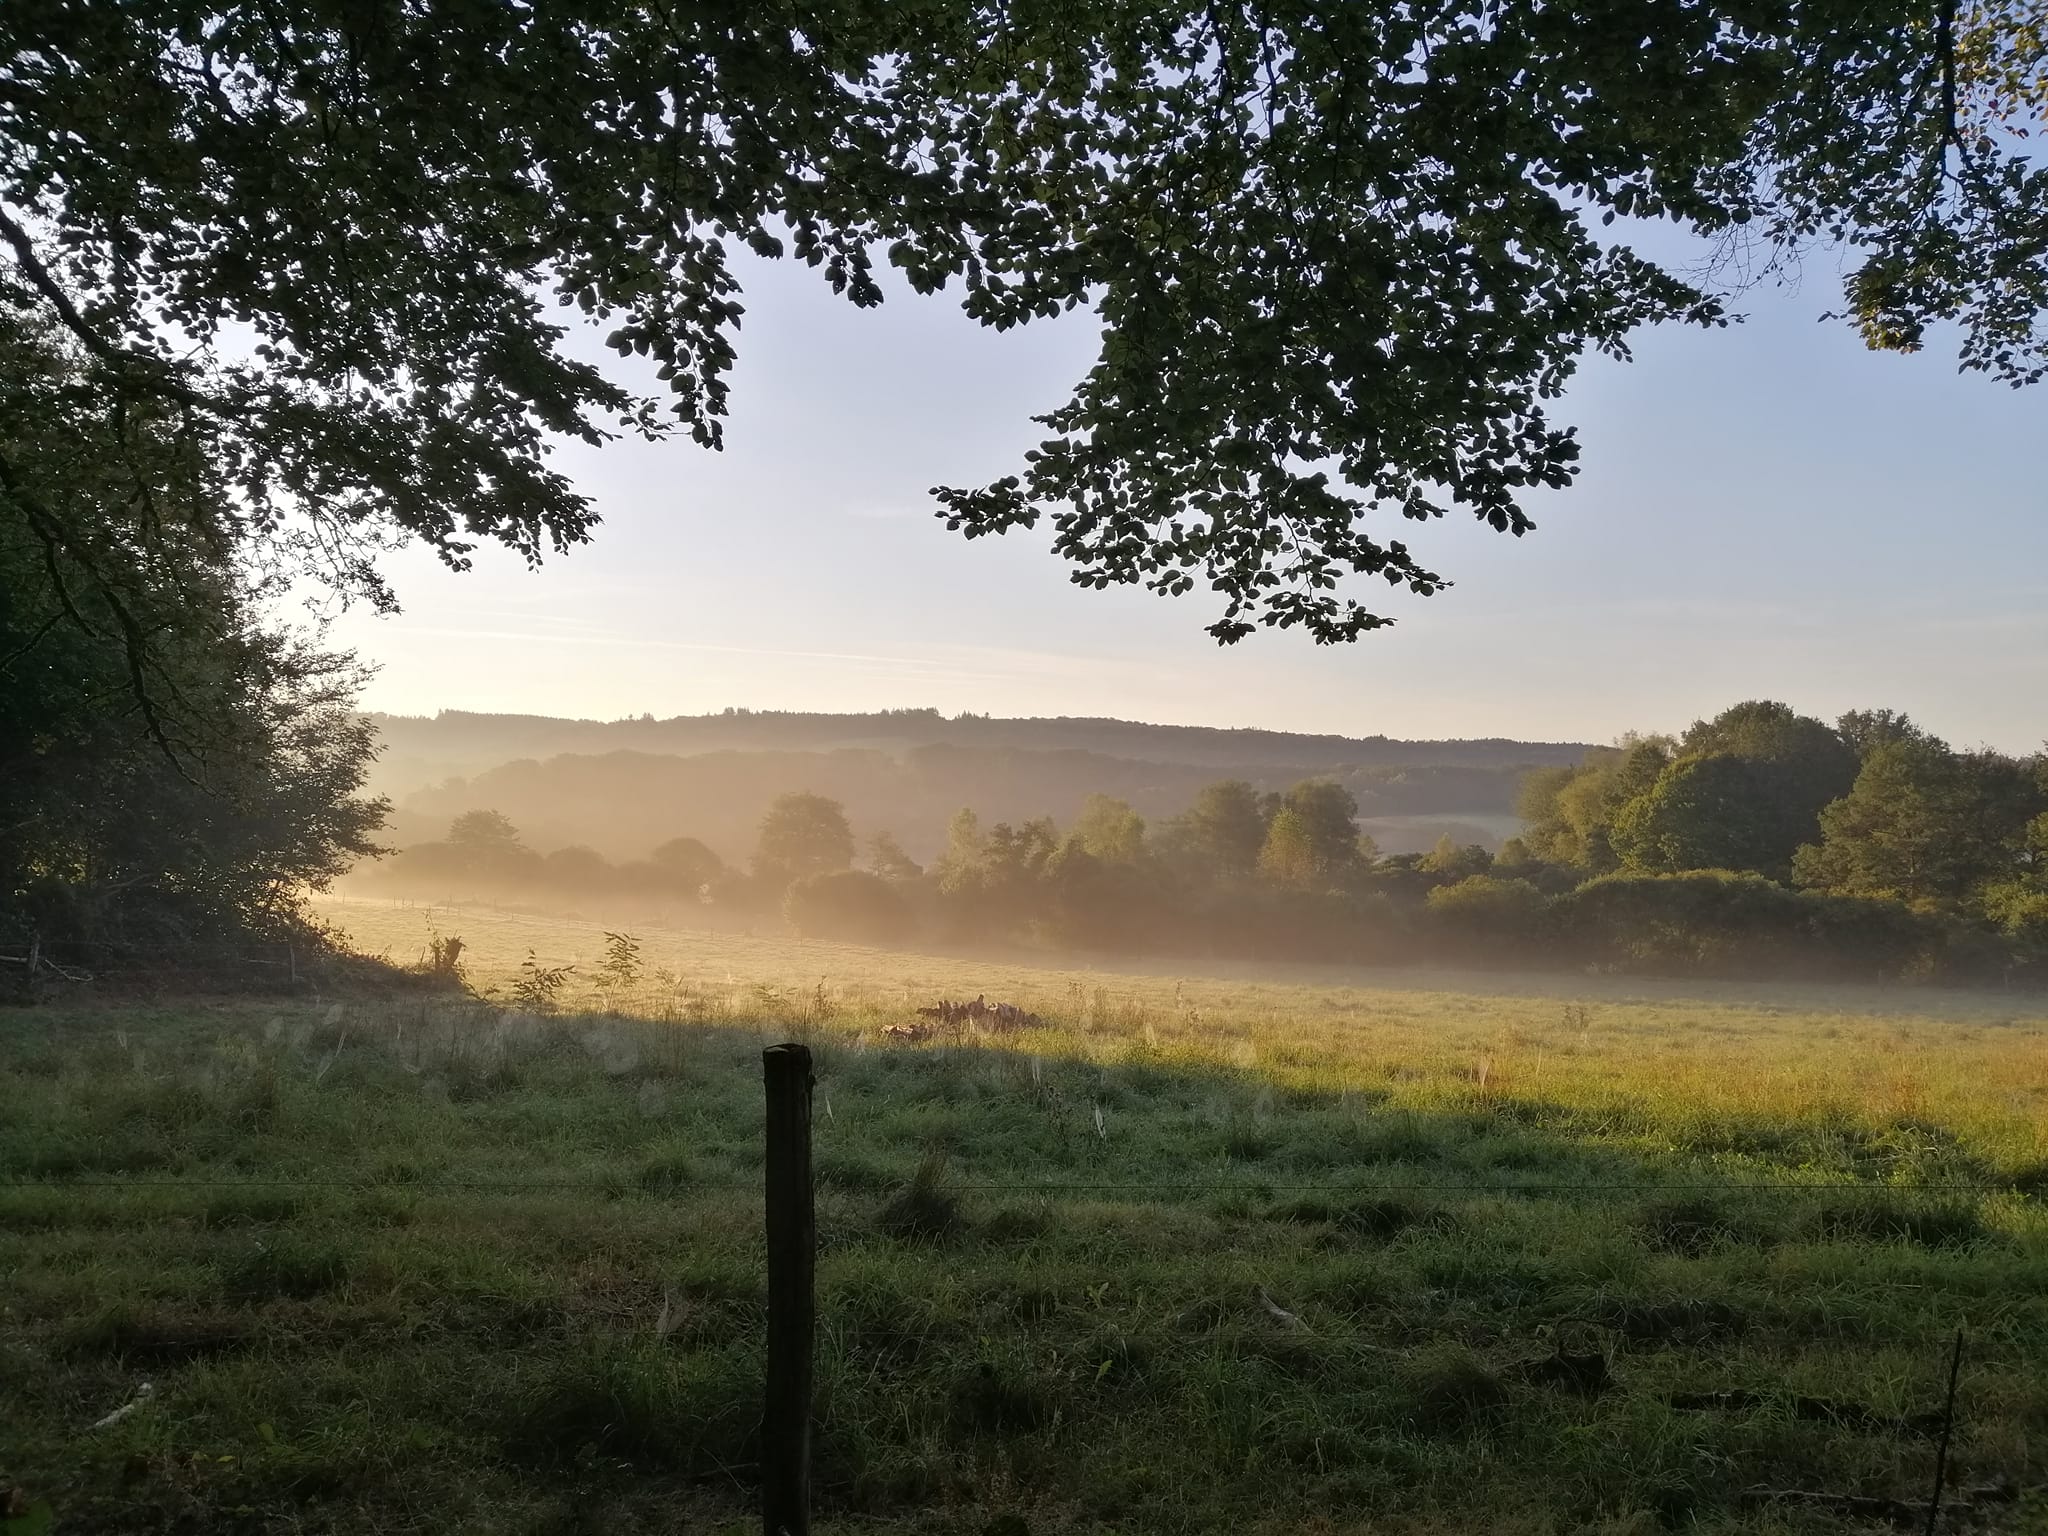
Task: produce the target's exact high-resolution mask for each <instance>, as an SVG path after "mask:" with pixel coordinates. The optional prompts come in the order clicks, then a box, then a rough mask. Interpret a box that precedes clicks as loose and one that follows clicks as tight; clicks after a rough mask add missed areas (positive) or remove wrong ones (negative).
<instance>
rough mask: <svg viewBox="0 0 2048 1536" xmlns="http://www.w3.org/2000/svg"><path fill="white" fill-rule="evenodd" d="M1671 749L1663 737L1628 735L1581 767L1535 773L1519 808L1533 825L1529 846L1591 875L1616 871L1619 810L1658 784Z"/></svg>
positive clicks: (1527, 835) (1529, 830) (1525, 786)
mask: <svg viewBox="0 0 2048 1536" xmlns="http://www.w3.org/2000/svg"><path fill="white" fill-rule="evenodd" d="M1671 751H1672V743H1671V742H1670V741H1669V740H1668V739H1666V738H1664V737H1661V736H1646V737H1638V738H1625V739H1624V740H1623V742H1622V743H1621V745H1619V746H1617V747H1614V748H1611V749H1605V750H1602V751H1600V752H1596V753H1594V754H1592V755H1590V756H1589V757H1588V758H1587V760H1586V762H1584V763H1583V764H1581V765H1580V766H1579V767H1576V768H1540V769H1537V770H1536V771H1535V772H1533V773H1531V774H1529V775H1528V776H1527V777H1526V778H1525V779H1524V780H1523V781H1522V793H1521V797H1520V800H1519V802H1518V804H1517V806H1516V809H1517V811H1519V812H1520V814H1521V816H1522V818H1523V820H1524V821H1525V822H1526V823H1527V828H1526V831H1525V832H1524V837H1525V840H1526V842H1527V845H1528V846H1529V847H1530V848H1531V849H1533V850H1534V851H1535V852H1536V853H1537V854H1538V855H1539V856H1541V857H1542V858H1545V859H1548V860H1550V861H1552V862H1554V863H1558V864H1567V865H1571V866H1573V867H1575V868H1578V869H1582V870H1585V871H1587V872H1588V873H1590V874H1596V875H1597V874H1604V873H1606V872H1608V871H1610V870H1613V869H1615V868H1616V867H1618V866H1619V864H1620V862H1621V861H1620V858H1619V856H1618V855H1617V854H1616V853H1615V851H1614V847H1613V844H1612V841H1611V838H1610V835H1609V834H1610V832H1611V830H1612V827H1613V823H1614V817H1615V814H1616V813H1617V812H1618V811H1619V810H1620V809H1621V807H1622V806H1624V805H1626V804H1627V803H1628V802H1629V801H1630V800H1632V799H1633V798H1635V796H1637V795H1639V794H1641V793H1643V792H1644V791H1645V790H1647V789H1649V788H1650V787H1651V785H1653V784H1655V783H1656V782H1657V777H1658V775H1659V774H1661V773H1663V771H1664V770H1665V769H1666V768H1667V767H1669V766H1670V763H1671Z"/></svg>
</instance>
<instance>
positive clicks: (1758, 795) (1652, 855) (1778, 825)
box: [1608, 752, 1802, 874]
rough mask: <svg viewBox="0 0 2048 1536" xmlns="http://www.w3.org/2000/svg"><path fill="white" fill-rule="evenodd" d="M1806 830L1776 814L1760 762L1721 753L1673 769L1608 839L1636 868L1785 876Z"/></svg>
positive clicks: (1624, 813)
mask: <svg viewBox="0 0 2048 1536" xmlns="http://www.w3.org/2000/svg"><path fill="white" fill-rule="evenodd" d="M1801 825H1802V824H1801V823H1799V822H1796V821H1795V822H1793V823H1792V824H1790V825H1789V826H1788V825H1787V824H1786V823H1785V820H1784V818H1783V817H1781V816H1779V815H1778V814H1777V812H1776V807H1775V806H1773V804H1772V803H1771V799H1770V786H1769V784H1768V783H1767V782H1765V781H1764V780H1763V778H1762V777H1761V776H1760V775H1759V774H1758V772H1757V771H1756V768H1755V765H1754V764H1752V763H1751V762H1749V761H1748V760H1746V759H1744V758H1740V757H1735V756H1733V755H1731V754H1728V753H1720V752H1717V753H1712V754H1708V755H1705V756H1699V757H1682V758H1680V759H1679V760H1678V761H1677V762H1675V763H1673V764H1671V766H1670V767H1668V768H1666V769H1665V770H1664V771H1663V773H1661V774H1659V775H1658V777H1657V782H1656V783H1655V784H1653V785H1651V786H1650V788H1649V789H1647V790H1645V791H1644V792H1643V793H1642V794H1640V795H1637V796H1635V797H1634V798H1633V799H1631V800H1628V801H1626V802H1625V803H1624V804H1623V805H1622V806H1621V808H1620V809H1619V810H1618V811H1617V812H1616V813H1615V816H1614V822H1613V825H1612V826H1611V827H1610V828H1609V831H1608V839H1609V842H1610V844H1611V846H1612V847H1613V849H1614V851H1615V853H1616V854H1618V855H1619V856H1620V858H1621V861H1622V863H1623V865H1624V866H1626V867H1627V868H1629V869H1631V870H1642V871H1647V872H1650V873H1653V874H1676V873H1677V872H1679V871H1681V870H1688V869H1733V870H1747V871H1751V872H1754V873H1763V874H1783V873H1785V872H1786V871H1787V870H1788V869H1789V863H1788V861H1789V860H1790V858H1791V854H1792V849H1793V848H1794V847H1796V846H1797V844H1798V838H1799V835H1800V831H1801Z"/></svg>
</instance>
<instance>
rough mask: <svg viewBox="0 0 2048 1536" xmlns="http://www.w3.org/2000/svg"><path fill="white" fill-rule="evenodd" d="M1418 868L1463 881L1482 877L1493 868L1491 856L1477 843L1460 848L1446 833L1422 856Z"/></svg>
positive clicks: (1454, 839) (1455, 840)
mask: <svg viewBox="0 0 2048 1536" xmlns="http://www.w3.org/2000/svg"><path fill="white" fill-rule="evenodd" d="M1418 867H1419V868H1421V869H1423V870H1425V871H1427V872H1428V873H1430V874H1432V875H1438V876H1441V877H1444V878H1447V879H1450V880H1464V879H1467V878H1469V877H1470V876H1473V875H1483V874H1485V873H1486V872H1487V871H1488V870H1489V869H1491V868H1493V855H1492V854H1490V853H1488V852H1487V851H1486V849H1485V848H1483V847H1482V846H1481V845H1479V844H1478V843H1467V844H1465V845H1464V846H1462V847H1461V846H1459V844H1458V840H1457V839H1456V838H1454V837H1452V836H1451V834H1450V833H1448V832H1446V833H1445V834H1444V835H1443V836H1442V837H1440V838H1438V839H1437V840H1436V846H1435V847H1434V848H1432V849H1430V851H1429V852H1428V853H1426V854H1424V855H1423V858H1422V863H1421V864H1420V865H1419V866H1418Z"/></svg>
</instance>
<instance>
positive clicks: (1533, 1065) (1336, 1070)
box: [324, 901, 2048, 1167]
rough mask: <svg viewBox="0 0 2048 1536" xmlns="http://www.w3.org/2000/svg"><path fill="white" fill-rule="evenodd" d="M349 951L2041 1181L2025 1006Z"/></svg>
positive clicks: (769, 955)
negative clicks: (949, 1024) (1995, 1167)
mask: <svg viewBox="0 0 2048 1536" xmlns="http://www.w3.org/2000/svg"><path fill="white" fill-rule="evenodd" d="M324 913H325V915H326V916H327V917H328V918H329V919H330V920H331V921H333V922H335V923H337V924H338V925H339V926H340V927H341V928H342V929H343V930H344V931H345V932H347V933H348V934H349V935H350V936H351V938H352V939H353V940H354V942H355V943H356V945H357V946H358V947H359V948H361V949H363V950H365V951H366V952H368V953H372V954H383V955H386V956H388V957H389V958H391V959H393V960H394V961H397V962H399V963H401V964H404V963H411V962H412V961H414V960H416V959H417V958H418V957H419V955H420V953H421V952H422V951H423V950H424V949H425V948H426V946H427V943H428V941H429V938H430V936H431V935H433V934H435V933H444V934H450V933H452V934H459V935H460V936H461V937H462V939H463V940H464V942H465V944H466V946H467V948H466V950H465V954H464V959H465V962H466V964H467V969H468V974H469V977H470V980H471V983H472V985H473V986H474V987H475V988H476V989H477V990H478V991H480V992H482V993H484V994H486V995H496V996H506V995H509V993H510V992H511V990H512V989H513V987H514V986H515V984H516V980H517V973H518V968H519V966H520V964H521V963H522V962H523V961H524V959H525V957H526V956H527V955H528V954H532V955H534V956H535V957H536V959H537V960H538V961H539V962H540V963H542V964H545V965H550V966H573V967H574V968H575V969H574V971H573V972H572V973H571V975H570V976H569V977H568V978H567V980H566V982H565V984H564V989H563V993H562V1001H563V1003H564V1004H565V1005H567V1006H571V1007H579V1008H601V1009H618V1010H623V1011H625V1012H628V1013H638V1014H641V1015H643V1016H647V1017H655V1018H681V1019H694V1020H703V1021H718V1020H726V1019H731V1018H735V1017H739V1018H748V1019H752V1018H755V1017H757V1016H759V1015H760V1014H761V1013H762V1012H763V1011H764V1010H765V1011H768V1012H770V1013H774V1012H775V1011H776V1009H777V1008H778V1007H779V1008H780V1009H781V1011H782V1013H783V1015H784V1016H786V1017H788V1018H789V1019H790V1021H791V1022H792V1023H801V1022H803V1021H804V1020H806V1019H807V1018H809V1017H811V1016H812V1015H813V1014H814V1013H816V1012H817V1011H818V1009H819V1007H820V1006H821V1005H822V1006H823V1007H824V1008H825V1009H826V1010H828V1011H829V1013H830V1015H831V1016H832V1017H833V1018H835V1019H837V1020H838V1021H840V1023H841V1024H842V1025H847V1024H851V1025H854V1026H861V1025H865V1026H867V1027H880V1026H882V1025H885V1024H887V1023H906V1024H907V1023H912V1022H914V1018H913V1010H914V1009H915V1008H916V1007H919V1006H922V1005H927V1004H930V1003H932V1002H933V1001H935V1000H937V999H939V998H941V997H950V998H969V997H973V996H976V995H978V994H985V995H986V996H987V997H988V998H989V999H990V1000H991V1001H994V1000H998V999H1000V1000H1002V1001H1007V1002H1013V1003H1016V1004H1018V1005H1020V1006H1022V1007H1024V1008H1026V1009H1029V1010H1030V1011H1033V1012H1036V1013H1040V1014H1042V1015H1044V1016H1045V1018H1046V1019H1047V1020H1048V1021H1049V1024H1050V1026H1051V1027H1050V1028H1048V1029H1046V1030H1044V1031H1039V1032H1036V1033H1034V1035H1033V1036H1032V1038H1031V1039H1030V1041H1029V1048H1030V1049H1032V1050H1035V1051H1039V1052H1042V1053H1057V1054H1060V1055H1064V1056H1074V1057H1079V1058H1082V1059H1087V1060H1092V1061H1102V1062H1113V1061H1117V1060H1120V1059H1123V1058H1125V1057H1128V1056H1129V1055H1130V1054H1131V1053H1133V1052H1140V1053H1143V1054H1144V1055H1146V1056H1147V1057H1149V1058H1153V1059H1157V1060H1161V1061H1169V1062H1183V1063H1189V1064H1223V1065H1227V1066H1230V1067H1234V1068H1244V1067H1255V1068H1256V1070H1257V1071H1258V1072H1259V1074H1260V1075H1261V1076H1263V1077H1267V1078H1270V1079H1271V1080H1273V1081H1274V1082H1276V1083H1282V1084H1285V1085H1287V1086H1290V1087H1294V1088H1300V1089H1304V1090H1314V1091H1324V1092H1332V1093H1343V1092H1347V1091H1359V1090H1370V1091H1374V1092H1380V1093H1386V1094H1389V1095H1391V1097H1392V1099H1393V1100H1394V1101H1396V1102H1399V1103H1402V1104H1406V1105H1411V1106H1413V1107H1416V1108H1429V1109H1439V1108H1460V1107H1468V1106H1470V1105H1473V1104H1475V1103H1477V1104H1482V1105H1483V1104H1485V1103H1487V1102H1489V1101H1492V1100H1510V1099H1545V1100H1555V1101H1558V1102H1561V1103H1568V1104H1572V1105H1575V1106H1580V1107H1583V1108H1586V1109H1589V1110H1611V1111H1615V1112H1619V1113H1641V1114H1644V1115H1648V1116H1650V1117H1652V1118H1655V1119H1658V1120H1663V1119H1667V1118H1668V1119H1672V1120H1676V1121H1679V1122H1687V1121H1700V1120H1711V1119H1713V1118H1715V1117H1717V1116H1733V1117H1738V1118H1745V1119H1771V1120H1793V1121H1808V1122H1826V1123H1838V1122H1844V1121H1855V1122H1857V1123H1862V1124H1870V1125H1881V1124H1888V1123H1891V1122H1894V1121H1898V1120H1901V1119H1904V1120H1924V1121H1928V1122H1930V1123H1937V1124H1939V1125H1942V1126H1944V1127H1946V1128H1948V1129H1950V1130H1952V1131H1954V1132H1956V1133H1957V1134H1959V1135H1966V1136H1967V1137H1968V1138H1969V1140H1970V1142H1971V1144H1972V1145H1973V1146H1974V1147H1976V1148H1978V1149H1979V1150H1980V1151H1981V1152H1983V1153H1984V1154H1985V1155H1987V1156H1989V1157H1992V1158H1994V1159H1995V1160H1997V1161H2000V1162H2002V1163H2005V1164H2009V1165H2011V1166H2015V1167H2024V1166H2029V1165H2032V1164H2035V1163H2041V1162H2048V999H2044V998H2042V997H2041V996H2040V995H2039V994H2031V993H2021V994H2017V995H2002V994H1997V993H1987V992H1981V991H1960V990H1958V991H1942V990H1937V989H1933V988H1924V987H1906V986H1900V987H1891V988H1885V987H1857V986H1841V985H1836V986H1820V985H1811V986H1807V985H1796V984H1789V983H1755V984H1742V983H1735V982H1670V981H1658V980H1652V979H1645V978H1614V977H1595V976H1573V975H1557V974H1544V973H1532V972H1498V973H1474V972H1469V971H1467V972H1457V973H1451V972H1444V971H1425V970H1415V971H1403V970H1392V969H1390V970H1363V971H1362V970H1356V969H1340V968H1337V967H1330V966H1304V965H1256V964H1249V963H1232V962H1218V963H1215V964H1211V965H1207V966H1204V967H1203V969H1202V972H1201V974H1176V973H1174V972H1164V973H1160V972H1149V973H1148V972H1145V971H1143V970H1140V969H1138V968H1137V966H1136V964H1121V965H1115V966H1104V965H1101V964H1099V963H1093V964H1074V965H1073V966H1072V967H1071V968H1070V967H1068V966H1062V965H1060V964H1059V963H1058V962H1057V961H1056V960H1052V961H1046V962H1041V963H1029V962H1028V961H1026V960H1021V959H1019V958H1017V957H1015V956H1009V957H1004V958H999V959H995V960H989V959H983V958H977V957H964V956H947V955H930V954H915V953H906V952H898V951H891V950H876V949H863V948H859V947H856V946H852V945H843V944H822V943H815V942H805V941H801V940H797V939H795V938H790V937H782V936H774V937H767V936H755V935H746V934H733V933H720V932H712V931H702V930H689V929H646V930H643V931H639V932H637V933H636V935H635V936H636V937H637V938H639V939H640V940H641V942H642V946H643V952H642V955H641V963H642V966H643V981H642V984H641V985H640V986H638V987H636V988H634V989H633V990H632V991H631V992H630V993H628V994H624V995H617V994H606V993H604V992H602V991H601V990H600V989H599V988H598V987H597V986H596V985H595V979H596V977H597V975H598V972H599V967H600V965H601V961H602V957H603V953H604V943H605V933H606V929H605V927H604V926H603V925H601V924H598V923H590V922H584V921H580V920H576V919H569V918H559V917H551V916H543V915H533V914H527V913H520V912H512V911H505V910H501V909H495V908H482V907H466V908H461V909H448V908H432V907H423V906H418V905H414V904H411V903H398V902H384V901H357V902H341V901H337V902H332V903H329V904H328V905H327V906H326V907H325V908H324Z"/></svg>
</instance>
